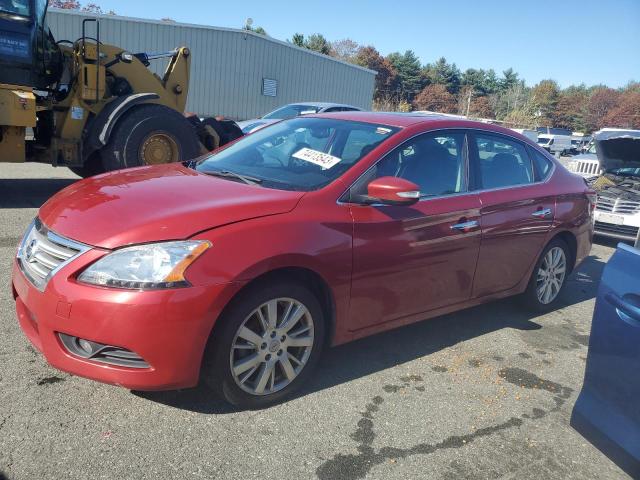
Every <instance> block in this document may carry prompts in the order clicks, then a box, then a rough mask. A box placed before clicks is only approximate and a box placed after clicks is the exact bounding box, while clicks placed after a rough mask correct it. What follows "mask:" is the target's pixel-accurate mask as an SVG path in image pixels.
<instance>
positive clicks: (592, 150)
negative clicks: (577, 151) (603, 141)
mask: <svg viewBox="0 0 640 480" xmlns="http://www.w3.org/2000/svg"><path fill="white" fill-rule="evenodd" d="M587 153H596V142H591V144H590V145H589V148H588V149H587Z"/></svg>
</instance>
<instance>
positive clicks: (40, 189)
mask: <svg viewBox="0 0 640 480" xmlns="http://www.w3.org/2000/svg"><path fill="white" fill-rule="evenodd" d="M78 180H79V179H74V178H3V179H0V192H2V195H0V208H39V207H40V206H42V204H43V203H44V202H46V201H47V200H48V199H49V197H51V196H52V195H54V194H55V193H56V192H58V191H60V190H62V189H63V188H65V187H67V186H69V185H71V184H72V183H74V182H76V181H78Z"/></svg>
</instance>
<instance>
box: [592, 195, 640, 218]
mask: <svg viewBox="0 0 640 480" xmlns="http://www.w3.org/2000/svg"><path fill="white" fill-rule="evenodd" d="M596 210H601V211H603V212H611V213H620V214H626V215H634V214H636V213H640V202H637V201H635V200H622V199H620V198H615V199H614V198H611V197H604V196H598V201H597V203H596Z"/></svg>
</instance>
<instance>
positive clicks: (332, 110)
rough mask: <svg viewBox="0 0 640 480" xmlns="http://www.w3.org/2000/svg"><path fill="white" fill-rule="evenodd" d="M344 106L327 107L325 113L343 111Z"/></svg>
mask: <svg viewBox="0 0 640 480" xmlns="http://www.w3.org/2000/svg"><path fill="white" fill-rule="evenodd" d="M341 111H342V108H340V107H331V108H327V109H326V110H325V111H324V113H331V112H341Z"/></svg>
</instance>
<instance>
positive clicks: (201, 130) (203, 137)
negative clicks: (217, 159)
mask: <svg viewBox="0 0 640 480" xmlns="http://www.w3.org/2000/svg"><path fill="white" fill-rule="evenodd" d="M205 127H209V128H211V129H212V130H213V131H214V132H215V133H216V135H217V136H218V138H217V139H215V138H213V137H212V136H211V135H210V134H209V133H208V132H207V129H206V128H205ZM243 135H244V134H243V133H242V130H241V129H240V127H239V126H238V124H237V123H236V122H234V121H233V120H216V119H215V118H212V117H207V118H205V119H204V120H201V121H199V122H198V137H199V138H200V142H201V143H202V144H203V145H204V147H205V148H206V149H207V150H209V151H212V150H215V149H216V148H218V147H222V146H223V145H226V144H227V143H229V142H232V141H234V140H236V139H237V138H240V137H242V136H243ZM216 143H217V144H216Z"/></svg>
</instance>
